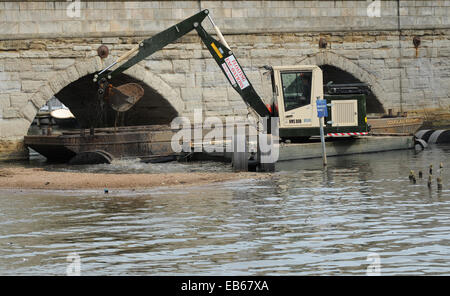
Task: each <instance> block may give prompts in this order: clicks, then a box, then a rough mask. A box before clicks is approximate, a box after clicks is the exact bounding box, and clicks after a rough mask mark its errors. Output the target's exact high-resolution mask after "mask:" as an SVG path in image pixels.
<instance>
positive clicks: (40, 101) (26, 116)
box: [19, 57, 184, 136]
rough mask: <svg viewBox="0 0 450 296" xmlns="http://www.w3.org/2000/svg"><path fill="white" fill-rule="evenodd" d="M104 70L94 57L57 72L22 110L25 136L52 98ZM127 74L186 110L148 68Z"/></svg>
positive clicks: (141, 67) (140, 66) (179, 100)
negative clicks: (66, 88)
mask: <svg viewBox="0 0 450 296" xmlns="http://www.w3.org/2000/svg"><path fill="white" fill-rule="evenodd" d="M102 68H103V64H102V61H101V59H100V58H99V57H93V58H90V59H85V60H81V61H77V62H76V63H75V64H74V65H72V66H70V67H68V68H66V69H64V70H60V71H57V72H55V74H54V75H53V77H52V78H51V79H49V81H48V82H46V83H43V85H42V86H40V87H39V88H38V90H37V91H36V92H34V93H33V94H32V95H31V97H30V99H29V101H28V102H27V104H25V106H23V107H22V108H21V109H20V111H19V112H20V115H21V116H22V117H23V119H22V120H24V121H26V123H25V122H24V125H23V131H22V134H23V136H25V135H26V133H27V131H28V128H29V126H30V125H31V123H32V121H33V119H34V117H35V116H36V114H37V112H38V110H39V109H40V108H41V107H42V106H43V105H44V104H45V103H46V102H47V101H48V100H50V98H51V97H52V96H54V95H55V94H57V93H58V92H59V91H60V90H62V89H63V88H64V87H66V86H67V85H69V84H70V83H72V82H74V81H77V80H78V79H80V78H82V77H84V76H86V75H88V74H92V73H95V72H98V71H100V70H101V69H102ZM124 73H125V74H127V75H129V76H131V77H133V78H135V79H137V80H139V81H142V82H144V83H146V84H147V85H148V86H150V87H151V88H153V89H154V90H155V91H156V92H158V93H159V94H160V95H161V96H162V97H164V98H165V99H166V100H167V101H168V102H169V103H170V104H171V105H172V106H173V107H174V109H175V110H176V111H177V112H178V113H179V114H181V113H182V111H183V110H184V102H183V100H182V99H181V97H180V96H179V94H178V93H177V92H176V91H175V90H174V89H173V88H172V87H171V86H169V85H168V84H167V83H166V82H165V81H164V80H162V79H161V78H160V77H159V76H158V75H156V74H154V73H152V72H150V71H149V70H148V69H147V68H146V67H144V66H142V65H140V64H137V65H135V66H134V67H132V68H130V69H128V70H127V71H125V72H124Z"/></svg>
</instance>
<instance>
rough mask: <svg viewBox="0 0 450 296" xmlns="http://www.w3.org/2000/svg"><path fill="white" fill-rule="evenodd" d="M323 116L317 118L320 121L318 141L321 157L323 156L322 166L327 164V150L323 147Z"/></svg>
mask: <svg viewBox="0 0 450 296" xmlns="http://www.w3.org/2000/svg"><path fill="white" fill-rule="evenodd" d="M323 120H324V118H323V117H320V118H319V122H320V141H321V142H322V158H323V166H326V165H327V151H326V149H325V136H324V133H323Z"/></svg>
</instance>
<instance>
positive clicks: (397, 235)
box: [0, 146, 450, 275]
mask: <svg viewBox="0 0 450 296" xmlns="http://www.w3.org/2000/svg"><path fill="white" fill-rule="evenodd" d="M449 155H450V146H435V147H433V148H431V149H428V150H426V151H424V152H422V153H419V154H415V153H414V151H397V152H387V153H376V154H366V155H353V156H346V157H337V158H336V157H333V158H329V159H328V161H329V167H328V169H326V170H323V169H322V168H321V160H320V159H316V160H306V161H305V160H303V161H290V162H284V163H279V164H278V165H277V171H278V172H277V173H275V174H274V175H273V177H271V178H269V179H268V180H267V179H266V180H260V181H255V180H240V181H234V182H227V183H223V184H213V185H207V186H199V187H190V188H182V187H177V188H175V189H174V188H172V189H167V188H166V189H161V188H159V189H152V190H146V191H139V192H130V191H118V192H110V194H109V195H105V194H101V193H98V192H95V191H74V192H71V191H64V192H61V191H59V192H58V191H56V192H55V191H54V192H43V191H26V192H25V191H23V192H17V191H15V192H13V191H11V190H2V191H0V274H54V275H65V274H66V268H67V266H68V264H69V263H68V261H67V255H68V254H69V253H71V252H76V253H77V254H78V255H79V256H80V258H81V274H82V275H119V274H120V275H126V274H145V275H337V274H358V275H365V274H366V270H367V268H368V265H369V263H370V262H369V261H367V256H368V255H369V254H370V253H377V254H378V255H379V256H380V263H381V274H384V275H393V274H408V275H412V274H446V275H449V274H450V266H449V262H450V220H449V219H448V217H449V215H450V182H449V178H450V162H449V161H448V159H449ZM440 162H443V163H444V169H443V171H442V172H441V173H442V179H443V190H442V191H440V192H438V191H437V189H436V183H435V182H434V184H433V187H432V188H431V189H429V188H428V187H427V185H426V178H427V177H428V167H429V165H430V164H433V167H434V170H435V175H437V174H438V172H437V170H438V167H439V163H440ZM209 167H211V168H212V165H210V166H209ZM219 169H222V168H220V166H219ZM410 169H413V170H415V171H416V172H418V171H419V170H420V169H422V170H423V172H424V179H418V182H417V184H416V185H413V184H411V183H410V181H409V179H408V174H409V170H410ZM92 170H95V169H94V168H92Z"/></svg>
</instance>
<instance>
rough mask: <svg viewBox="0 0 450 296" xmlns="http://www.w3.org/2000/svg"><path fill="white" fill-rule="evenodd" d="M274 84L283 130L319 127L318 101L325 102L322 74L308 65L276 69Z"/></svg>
mask: <svg viewBox="0 0 450 296" xmlns="http://www.w3.org/2000/svg"><path fill="white" fill-rule="evenodd" d="M273 80H274V81H273V83H274V84H275V87H274V89H275V94H274V98H275V109H277V110H278V115H279V118H280V128H299V127H315V126H319V119H318V117H317V108H316V100H317V98H319V99H321V98H323V87H322V70H321V69H320V68H319V67H318V66H308V65H306V66H279V67H273Z"/></svg>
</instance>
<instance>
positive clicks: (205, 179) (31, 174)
mask: <svg viewBox="0 0 450 296" xmlns="http://www.w3.org/2000/svg"><path fill="white" fill-rule="evenodd" d="M269 175H270V174H261V173H252V172H242V173H234V172H189V173H156V174H150V173H142V174H104V173H81V172H52V171H46V170H44V169H42V168H2V169H0V188H3V189H51V190H54V189H55V190H67V189H102V190H103V189H105V188H108V189H144V188H153V187H161V186H176V185H182V186H190V185H202V184H209V183H215V182H225V181H233V180H240V179H261V178H264V177H267V176H269Z"/></svg>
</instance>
